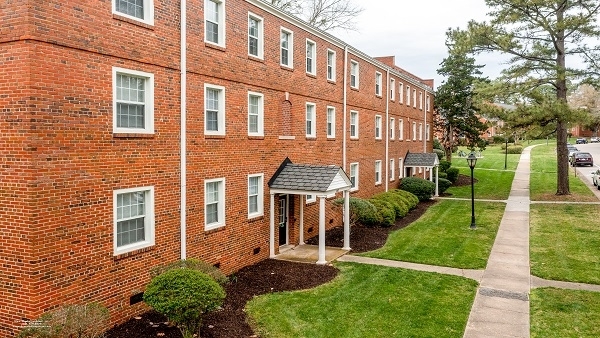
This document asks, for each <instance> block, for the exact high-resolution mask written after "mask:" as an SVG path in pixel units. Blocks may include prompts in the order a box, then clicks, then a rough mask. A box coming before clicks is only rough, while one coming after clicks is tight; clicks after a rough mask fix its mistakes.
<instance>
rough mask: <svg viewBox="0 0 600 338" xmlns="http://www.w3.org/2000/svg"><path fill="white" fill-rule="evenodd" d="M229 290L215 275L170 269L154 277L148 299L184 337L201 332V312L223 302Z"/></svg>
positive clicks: (149, 288)
mask: <svg viewBox="0 0 600 338" xmlns="http://www.w3.org/2000/svg"><path fill="white" fill-rule="evenodd" d="M224 299H225V291H224V290H223V287H222V286H221V285H219V283H217V282H216V281H215V280H214V279H213V278H212V277H211V276H209V275H207V274H205V273H203V272H200V271H198V270H193V269H188V268H179V269H172V270H167V271H165V272H164V273H162V274H160V275H158V276H156V277H154V278H152V280H151V281H150V284H148V286H147V288H146V291H145V292H144V302H146V304H148V305H149V306H151V307H152V308H153V309H154V310H156V312H158V313H160V314H162V315H164V316H166V317H167V318H168V319H169V321H171V322H173V323H175V324H176V325H177V326H178V327H179V329H180V330H181V333H182V334H183V337H185V338H191V337H193V336H194V334H198V335H199V333H200V326H201V324H202V317H201V315H202V314H203V313H206V312H210V311H213V310H215V309H217V308H218V307H220V306H221V305H222V304H223V300H224Z"/></svg>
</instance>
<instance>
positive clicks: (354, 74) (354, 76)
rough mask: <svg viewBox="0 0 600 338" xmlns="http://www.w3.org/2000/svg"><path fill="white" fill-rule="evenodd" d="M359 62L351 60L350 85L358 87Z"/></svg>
mask: <svg viewBox="0 0 600 338" xmlns="http://www.w3.org/2000/svg"><path fill="white" fill-rule="evenodd" d="M358 73H359V69H358V62H356V61H350V87H352V88H356V89H358V80H359V78H358Z"/></svg>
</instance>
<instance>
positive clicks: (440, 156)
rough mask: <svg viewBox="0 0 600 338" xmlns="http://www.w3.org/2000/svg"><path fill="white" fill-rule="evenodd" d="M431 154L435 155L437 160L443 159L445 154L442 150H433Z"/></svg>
mask: <svg viewBox="0 0 600 338" xmlns="http://www.w3.org/2000/svg"><path fill="white" fill-rule="evenodd" d="M433 152H434V153H435V154H436V155H437V157H438V160H440V161H441V160H442V159H443V158H444V157H446V152H445V151H443V150H442V149H433Z"/></svg>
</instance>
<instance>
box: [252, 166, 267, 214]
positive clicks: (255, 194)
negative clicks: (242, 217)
mask: <svg viewBox="0 0 600 338" xmlns="http://www.w3.org/2000/svg"><path fill="white" fill-rule="evenodd" d="M263 201H264V198H263V174H255V175H248V218H253V217H258V216H262V215H263V214H264V207H263Z"/></svg>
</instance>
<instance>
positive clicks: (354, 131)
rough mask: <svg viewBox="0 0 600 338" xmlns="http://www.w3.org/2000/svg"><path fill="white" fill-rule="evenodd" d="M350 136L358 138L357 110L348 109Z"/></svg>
mask: <svg viewBox="0 0 600 338" xmlns="http://www.w3.org/2000/svg"><path fill="white" fill-rule="evenodd" d="M350 138H358V112H357V111H355V110H351V111H350Z"/></svg>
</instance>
